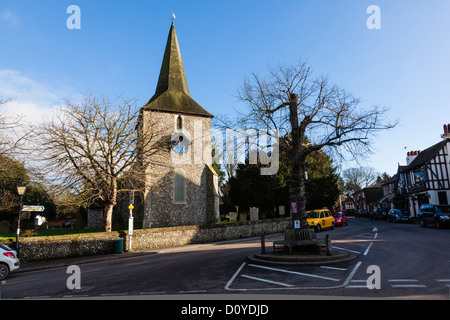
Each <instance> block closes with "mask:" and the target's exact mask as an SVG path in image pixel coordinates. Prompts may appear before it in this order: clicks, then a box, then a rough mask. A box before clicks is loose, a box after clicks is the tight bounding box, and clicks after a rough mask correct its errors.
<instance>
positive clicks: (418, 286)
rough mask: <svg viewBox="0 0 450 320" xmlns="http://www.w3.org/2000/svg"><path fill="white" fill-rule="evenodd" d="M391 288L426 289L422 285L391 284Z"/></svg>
mask: <svg viewBox="0 0 450 320" xmlns="http://www.w3.org/2000/svg"><path fill="white" fill-rule="evenodd" d="M391 287H392V288H426V287H427V286H426V285H424V284H393V285H391Z"/></svg>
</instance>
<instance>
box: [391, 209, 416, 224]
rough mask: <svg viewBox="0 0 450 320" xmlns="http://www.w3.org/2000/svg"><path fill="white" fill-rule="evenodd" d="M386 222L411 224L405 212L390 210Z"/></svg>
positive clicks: (409, 216) (409, 217) (408, 215)
mask: <svg viewBox="0 0 450 320" xmlns="http://www.w3.org/2000/svg"><path fill="white" fill-rule="evenodd" d="M386 219H387V222H393V223H396V222H407V223H409V222H411V215H410V214H409V212H408V211H406V210H401V209H391V210H389V212H388V214H387V218H386Z"/></svg>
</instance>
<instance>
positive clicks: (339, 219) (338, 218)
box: [333, 212, 348, 227]
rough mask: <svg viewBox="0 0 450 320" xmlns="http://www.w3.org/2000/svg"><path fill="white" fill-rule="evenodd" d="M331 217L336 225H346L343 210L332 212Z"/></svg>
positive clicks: (346, 220) (346, 221)
mask: <svg viewBox="0 0 450 320" xmlns="http://www.w3.org/2000/svg"><path fill="white" fill-rule="evenodd" d="M333 218H334V225H335V226H336V227H339V226H343V225H348V219H347V216H346V215H345V213H344V212H333Z"/></svg>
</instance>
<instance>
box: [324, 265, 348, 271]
mask: <svg viewBox="0 0 450 320" xmlns="http://www.w3.org/2000/svg"><path fill="white" fill-rule="evenodd" d="M320 267H321V268H322V269H330V270H339V271H347V269H346V268H336V267H328V266H320Z"/></svg>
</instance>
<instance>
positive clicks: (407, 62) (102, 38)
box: [0, 0, 450, 174]
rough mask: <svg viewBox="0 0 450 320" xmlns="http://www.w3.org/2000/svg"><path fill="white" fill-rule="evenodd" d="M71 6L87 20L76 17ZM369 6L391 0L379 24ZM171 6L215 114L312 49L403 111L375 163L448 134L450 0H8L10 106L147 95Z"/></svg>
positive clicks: (364, 91) (2, 79)
mask: <svg viewBox="0 0 450 320" xmlns="http://www.w3.org/2000/svg"><path fill="white" fill-rule="evenodd" d="M73 4H74V5H78V6H79V7H80V9H81V29H80V30H69V29H68V28H67V26H66V21H67V19H68V18H69V16H70V14H67V13H66V10H67V7H69V6H70V5H73ZM370 5H378V6H379V7H380V9H381V29H380V30H369V29H368V28H367V27H366V20H367V19H368V18H369V16H370V14H367V12H366V10H367V8H368V6H370ZM172 11H174V12H175V15H176V17H177V20H176V21H175V26H176V30H177V35H178V40H179V42H180V48H181V53H182V56H183V62H184V66H185V70H186V75H187V80H188V84H189V89H190V92H191V95H192V97H193V98H194V99H195V100H196V101H197V102H198V103H200V105H202V106H203V107H204V108H205V109H206V110H208V111H209V112H210V113H212V114H223V113H233V112H234V110H241V109H242V108H245V106H244V105H242V104H240V103H239V102H238V101H237V99H236V97H235V95H236V89H237V87H238V86H239V85H241V84H242V82H243V80H244V79H245V78H246V77H247V76H248V75H250V74H251V73H252V72H256V73H258V74H261V75H264V74H265V73H266V71H267V68H268V67H269V66H274V65H276V64H278V63H280V62H282V63H286V64H295V63H296V62H297V61H298V60H299V59H303V60H306V61H308V62H309V63H310V65H311V66H312V67H313V69H314V71H315V72H316V74H318V75H319V74H325V75H328V76H329V77H330V79H331V81H332V82H334V83H336V84H338V85H339V86H341V87H343V88H345V89H347V90H348V91H350V92H352V93H353V94H354V95H355V96H358V97H360V98H361V99H362V101H363V106H364V105H365V106H371V105H380V106H386V107H388V108H390V111H389V114H388V116H389V117H390V118H391V119H398V120H399V121H400V125H399V126H398V127H397V128H395V129H393V130H391V131H389V132H386V133H382V134H380V135H379V136H377V137H376V138H375V139H374V147H375V150H376V151H375V154H373V155H370V156H368V158H367V162H366V163H365V164H364V165H367V166H372V167H374V168H375V169H376V170H377V171H380V172H384V171H386V172H388V173H389V174H395V173H396V170H397V164H398V163H400V164H404V163H405V157H406V152H407V151H411V150H423V149H425V148H427V147H429V146H431V145H432V144H434V143H437V142H439V140H440V139H441V138H440V135H441V134H442V133H443V129H442V126H443V124H444V123H450V112H449V110H450V109H449V106H450V101H449V100H450V97H449V94H448V93H449V92H450V77H449V70H450V38H449V35H450V2H449V1H448V0H428V1H424V0H415V1H406V0H370V1H367V0H340V1H338V0H290V1H286V0H281V1H268V0H258V1H254V0H240V1H237V0H236V1H235V0H227V1H213V0H208V1H206V0H203V1H200V0H195V1H194V0H191V1H187V0H182V1H181V0H180V1H175V0H172V1H156V0H153V1H137V0H130V1H119V0H109V1H105V0H95V1H92V0H90V1H87V0H71V1H65V0H39V1H36V0H1V2H0V43H1V50H0V97H3V98H9V97H13V98H16V102H15V103H13V104H9V105H7V106H4V108H6V109H8V111H10V112H20V113H25V114H28V115H29V117H30V118H32V121H34V120H36V118H39V117H40V116H41V115H42V114H45V113H47V112H48V111H49V110H50V109H51V108H52V107H54V106H55V105H58V104H61V103H62V99H63V98H64V97H72V96H76V95H78V94H80V93H85V92H87V91H89V90H91V91H93V92H94V93H96V94H99V95H101V94H104V95H107V96H110V97H113V96H115V95H119V94H121V95H123V96H126V97H130V98H132V97H138V98H139V100H140V103H141V104H142V105H144V104H145V103H146V102H147V101H148V100H149V99H150V98H151V96H152V95H153V93H154V91H155V88H156V82H157V80H158V75H159V69H160V66H161V62H162V56H163V53H164V47H165V42H166V40H167V34H168V32H169V27H170V24H171V12H172ZM405 147H406V149H405ZM349 165H350V166H351V164H349Z"/></svg>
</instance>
